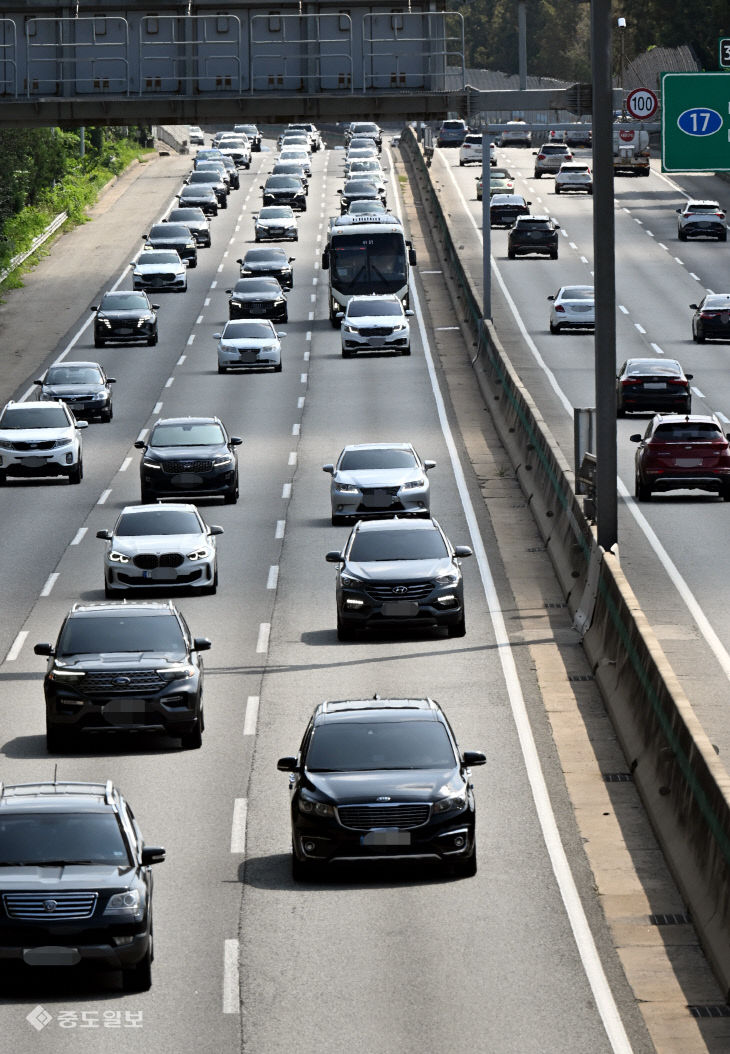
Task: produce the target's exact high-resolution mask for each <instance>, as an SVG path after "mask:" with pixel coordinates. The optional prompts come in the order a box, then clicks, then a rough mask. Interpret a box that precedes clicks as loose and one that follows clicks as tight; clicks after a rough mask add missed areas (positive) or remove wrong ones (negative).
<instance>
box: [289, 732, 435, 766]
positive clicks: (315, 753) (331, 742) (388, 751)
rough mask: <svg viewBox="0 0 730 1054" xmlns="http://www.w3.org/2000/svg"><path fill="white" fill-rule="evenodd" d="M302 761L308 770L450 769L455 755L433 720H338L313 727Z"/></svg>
mask: <svg viewBox="0 0 730 1054" xmlns="http://www.w3.org/2000/svg"><path fill="white" fill-rule="evenodd" d="M305 764H306V767H307V769H308V770H309V771H310V772H368V771H372V770H377V769H452V768H454V766H455V765H456V758H455V756H454V750H453V747H452V745H451V742H450V740H449V737H448V734H447V732H446V729H445V728H444V726H443V725H442V724H439V723H438V722H436V721H414V720H410V721H348V722H344V721H338V722H336V723H332V724H324V725H319V726H318V727H316V728H315V729H314V732H313V734H312V738H311V741H310V745H309V750H308V751H307V757H306V761H305Z"/></svg>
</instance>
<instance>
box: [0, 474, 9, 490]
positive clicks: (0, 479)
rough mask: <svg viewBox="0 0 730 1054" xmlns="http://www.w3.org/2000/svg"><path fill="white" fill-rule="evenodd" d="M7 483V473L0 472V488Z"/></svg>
mask: <svg viewBox="0 0 730 1054" xmlns="http://www.w3.org/2000/svg"><path fill="white" fill-rule="evenodd" d="M7 482H8V474H7V472H0V487H4V486H5V484H6V483H7Z"/></svg>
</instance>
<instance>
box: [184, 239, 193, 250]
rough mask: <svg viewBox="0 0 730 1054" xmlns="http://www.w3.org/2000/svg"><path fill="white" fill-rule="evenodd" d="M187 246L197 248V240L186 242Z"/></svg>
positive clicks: (187, 247)
mask: <svg viewBox="0 0 730 1054" xmlns="http://www.w3.org/2000/svg"><path fill="white" fill-rule="evenodd" d="M185 248H186V249H194V248H195V242H194V241H189V242H186V243H185Z"/></svg>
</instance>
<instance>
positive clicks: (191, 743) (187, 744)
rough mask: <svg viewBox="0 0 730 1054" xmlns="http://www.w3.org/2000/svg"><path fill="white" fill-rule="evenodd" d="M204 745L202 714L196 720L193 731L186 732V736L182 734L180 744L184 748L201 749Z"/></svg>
mask: <svg viewBox="0 0 730 1054" xmlns="http://www.w3.org/2000/svg"><path fill="white" fill-rule="evenodd" d="M202 745H203V727H202V715H201V717H199V718H198V720H197V721H196V722H195V725H194V727H193V729H192V731H191V732H186V733H185V735H184V736H180V746H181V747H182V748H183V750H200V748H201V747H202Z"/></svg>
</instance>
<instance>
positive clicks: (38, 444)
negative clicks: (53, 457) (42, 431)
mask: <svg viewBox="0 0 730 1054" xmlns="http://www.w3.org/2000/svg"><path fill="white" fill-rule="evenodd" d="M62 442H65V440H63V441H62ZM59 445H60V444H59V442H58V440H56V439H39V440H36V441H34V442H30V441H28V442H26V441H23V440H18V441H17V442H15V443H6V444H5V446H7V448H8V450H19V451H24V450H53V449H54V448H55V447H57V446H59Z"/></svg>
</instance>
